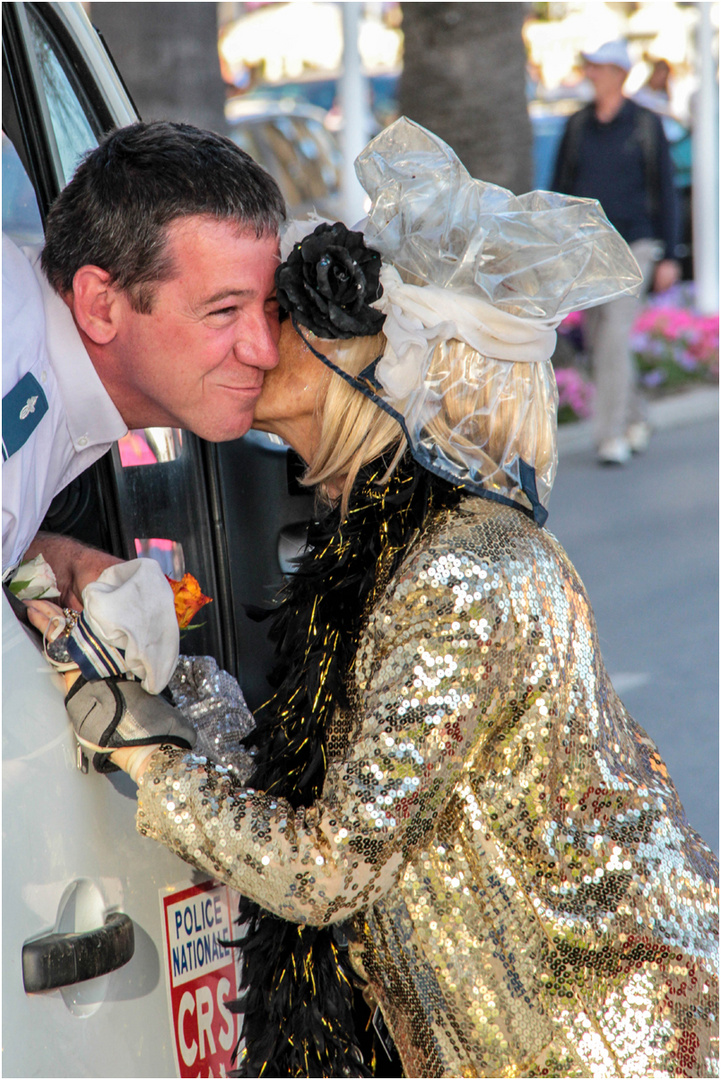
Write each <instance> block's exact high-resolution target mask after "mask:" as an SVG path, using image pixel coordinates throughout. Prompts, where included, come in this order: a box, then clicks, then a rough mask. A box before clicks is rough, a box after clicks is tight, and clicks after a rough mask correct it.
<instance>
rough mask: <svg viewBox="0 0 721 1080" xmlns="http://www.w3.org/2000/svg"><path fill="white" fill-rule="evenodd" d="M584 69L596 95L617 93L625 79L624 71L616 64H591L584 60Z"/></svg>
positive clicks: (602, 95) (603, 95)
mask: <svg viewBox="0 0 721 1080" xmlns="http://www.w3.org/2000/svg"><path fill="white" fill-rule="evenodd" d="M585 71H586V78H587V79H588V81H589V82H590V83H591V85H592V86H593V89H594V92H595V95H596V97H605V96H607V95H608V94H611V93H618V91H619V90H620V89H621V87H622V86H623V84H624V83H625V81H626V72H625V71H624V70H623V68H620V67H618V65H617V64H591V63H589V62H588V61H586V64H585Z"/></svg>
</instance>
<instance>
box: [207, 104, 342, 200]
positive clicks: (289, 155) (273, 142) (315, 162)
mask: <svg viewBox="0 0 721 1080" xmlns="http://www.w3.org/2000/svg"><path fill="white" fill-rule="evenodd" d="M225 115H226V119H227V121H228V124H229V126H230V136H231V138H232V139H233V140H234V141H235V142H237V144H238V145H239V146H240V147H242V148H243V150H245V151H246V152H247V153H248V154H250V156H251V157H252V158H254V159H255V160H256V161H257V162H258V163H259V164H260V165H262V166H263V168H264V169H267V171H268V172H269V173H270V174H271V176H273V177H274V178H275V180H276V181H277V182H278V184H279V186H280V190H281V191H282V192H283V197H284V198H285V201H286V203H287V204H288V209H289V211H290V213H291V214H292V215H293V216H297V217H301V216H303V215H305V214H307V213H309V212H310V211H312V210H316V211H317V212H318V213H319V214H320V215H321V217H327V218H331V219H332V220H336V218H339V217H342V215H343V204H342V195H341V164H342V163H341V152H340V148H339V146H338V142H337V140H336V136H335V134H334V133H333V132H331V131H329V130H328V129H327V127H326V126H325V117H326V113H325V112H324V110H323V109H319V108H316V107H315V106H313V105H306V104H305V103H303V102H292V101H273V100H272V99H264V98H231V99H230V100H229V101H228V103H227V105H226V110H225Z"/></svg>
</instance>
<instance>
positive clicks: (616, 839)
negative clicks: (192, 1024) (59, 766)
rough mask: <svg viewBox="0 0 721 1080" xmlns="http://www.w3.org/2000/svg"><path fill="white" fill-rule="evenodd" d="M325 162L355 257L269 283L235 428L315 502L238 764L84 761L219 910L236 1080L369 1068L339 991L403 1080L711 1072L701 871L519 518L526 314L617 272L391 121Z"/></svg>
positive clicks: (613, 242) (526, 448)
mask: <svg viewBox="0 0 721 1080" xmlns="http://www.w3.org/2000/svg"><path fill="white" fill-rule="evenodd" d="M358 168H359V174H360V176H361V178H362V179H363V180H364V183H365V185H366V189H367V190H368V191H369V194H370V195H371V197H372V199H373V205H372V208H371V213H370V216H369V220H368V223H367V224H366V226H365V229H364V232H365V240H366V241H367V244H366V243H365V242H364V238H363V236H361V234H360V233H349V232H348V231H347V230H345V229H344V228H343V227H342V226H339V225H336V226H332V227H330V226H321V227H319V228H318V229H316V230H315V231H314V232H313V233H312V234H311V235H309V236H308V237H306V238H305V239H302V240H300V239H298V240H297V242H296V243H295V244H294V245H293V248H292V251H291V253H290V255H289V258H288V259H287V260H286V262H285V263H284V264H283V266H282V267H281V268H280V270H279V273H278V275H277V282H278V294H279V300H280V303H281V305H282V306H283V307H284V308H285V309H286V310H287V311H288V312H289V313H290V315H291V318H290V319H287V320H286V321H285V322H284V323H283V326H282V333H281V341H280V356H281V359H280V363H279V365H278V368H277V369H276V370H275V371H274V372H271V373H269V375H268V376H267V377H266V381H265V385H264V390H263V395H262V397H261V399H260V401H259V404H258V410H257V413H256V420H255V423H256V426H257V427H259V428H261V429H263V430H267V431H273V432H276V433H277V434H280V435H282V436H283V437H284V438H286V439H287V440H288V441H289V442H290V443H291V445H292V446H294V447H295V448H296V449H297V450H298V452H299V453H300V454H301V455H302V456H303V457H304V459H305V460H306V461H307V462H308V473H307V476H306V480H307V482H308V483H314V484H316V485H318V486H319V490H320V493H321V497H322V500H323V503H324V506H325V509H324V510H323V511H322V513H321V514H320V517H319V521H318V523H317V524H316V526H315V527H314V529H313V531H312V533H311V536H310V547H309V550H308V552H307V554H306V555H305V556H304V558H303V560H302V562H301V564H300V566H299V571H298V574H296V575H295V577H294V579H293V581H292V582H291V583H290V585H289V587H288V590H287V593H286V595H285V599H284V602H283V604H282V605H281V607H280V609H279V612H278V614H277V616H276V619H275V624H274V631H273V632H274V636H275V639H276V642H277V646H278V656H279V658H280V661H281V663H280V668H279V682H278V689H277V692H276V695H275V698H274V700H273V702H272V703H271V704H270V706H269V708H268V709H267V710H266V711H265V713H264V715H262V716H260V717H259V718H258V726H257V728H256V731H255V733H254V735H253V737H252V739H251V743H253V744H254V747H253V756H251V757H248V759H247V761H246V762H245V763H243V762H242V761H241V762H240V765H239V770H240V771H237V770H236V771H235V772H233V771H229V770H228V769H227V768H222V767H217V766H216V765H214V764H213V763H212V762H211V761H208V760H206V759H205V758H199V757H197V756H195V755H193V754H190V753H188V752H186V751H183V750H180V749H177V748H172V747H170V748H169V747H160V748H158V747H157V746H149V747H148V746H143V747H140V748H137V747H132V746H131V745H130V743H131V742H132V740H131V739H126V740H125V742H126V745H125V747H124V748H121V749H119V750H114V751H113V754H112V759H113V761H115V762H116V763H117V764H118V765H120V766H121V767H124V768H127V769H128V770H129V771H130V772H131V774H132V775H134V776H135V777H136V778H137V779H139V782H140V786H139V791H138V803H139V806H138V828H139V829H140V831H141V832H143V833H144V834H145V835H147V836H150V837H153V838H155V839H157V840H159V841H161V842H163V843H165V844H167V845H168V846H169V847H171V848H172V849H173V850H174V851H176V852H178V853H179V854H180V855H182V856H183V858H185V859H187V860H188V861H190V862H191V863H193V864H194V865H195V866H197V867H199V868H200V869H202V870H204V871H206V872H208V873H210V874H211V875H213V876H215V877H217V878H220V879H221V880H223V881H226V882H228V883H230V884H231V885H232V886H233V887H234V888H235V889H237V890H238V891H239V892H240V893H242V894H243V897H244V899H243V901H242V903H241V911H240V915H241V917H242V919H243V921H244V922H245V923H246V925H247V928H248V929H247V936H246V937H245V939H244V940H243V942H242V946H241V947H242V949H243V961H244V966H243V978H244V984H245V987H246V994H245V996H244V998H243V1000H242V1005H241V1006H239V1008H242V1010H243V1011H244V1014H245V1017H244V1038H245V1044H244V1048H243V1050H242V1052H241V1054H240V1059H239V1075H248V1076H257V1075H269V1076H286V1075H295V1076H320V1075H325V1076H342V1075H351V1076H361V1075H373V1074H374V1073H375V1074H377V1075H383V1076H387V1075H391V1074H392V1071H393V1066H392V1065H391V1064H390V1063H389V1060H388V1059H387V1058H386V1057H384V1056H383V1054H384V1051H383V1050H382V1048H381V1046H377V1047H376V1051H377V1054H378V1055H380V1056H379V1057H378V1058H377V1059H376V1060H374V1056H373V1051H372V1050H371V1051H367V1050H363V1049H362V1047H361V1042H362V1035H361V1033H359V1031H358V1030H357V1028H358V1025H357V1020H358V1012H357V1009H356V1007H355V1006H354V1003H353V988H354V986H355V987H359V988H361V989H362V992H363V996H364V997H365V999H366V1003H367V1004H368V1005H370V1008H371V1012H372V1015H374V1017H375V1020H374V1026H375V1027H376V1030H378V1031H379V1032H380V1036H381V1042H382V1043H383V1045H387V1044H389V1043H390V1042H391V1041H392V1043H393V1044H394V1045H395V1048H396V1050H397V1052H398V1054H399V1056H400V1062H401V1066H402V1070H403V1074H404V1075H407V1076H449V1077H450V1076H473V1077H479V1076H595V1077H610V1076H617V1077H645V1076H649V1075H652V1076H658V1077H662V1076H667V1077H670V1076H708V1075H712V1074H713V1073H714V1070H715V1041H714V1036H715V1022H716V1021H715V1018H716V997H715V994H716V986H717V984H716V982H715V981H714V979H715V976H714V964H715V957H716V948H715V920H716V913H717V893H716V888H715V872H716V868H715V861H714V857H713V855H712V853H711V852H710V851H709V849H708V848H707V847H706V846H705V845H704V843H703V842H702V841H701V839H700V838H699V837H698V836H697V835H696V834H695V833H694V832H693V831H692V830H691V829H690V827H689V825H688V823H687V821H686V818H685V816H684V812H683V808H682V807H681V805H680V803H679V801H678V797H677V795H676V792H675V789H674V787H673V784H672V783H671V781H670V779H669V777H668V773H667V772H666V769H665V766H664V764H663V762H662V761H661V759H660V757H659V755H658V752H657V750H656V748H655V747H654V746H653V744H652V742H651V740H650V739H649V738H648V737H647V736H646V735H645V733H644V732H643V731H642V730H641V729H640V728H639V727H638V726H637V725H636V724H635V723H634V721H633V720H632V719H631V717H630V716H629V715H628V713H627V712H626V710H625V709H624V707H623V705H622V703H621V701H620V700H619V698H618V697H617V695H616V693H615V692H614V690H613V687H612V685H611V683H610V681H609V678H608V675H607V673H606V671H605V668H604V666H603V662H602V659H601V655H600V649H599V644H598V637H597V633H596V627H595V622H594V618H593V613H592V611H591V607H590V604H589V601H588V597H587V595H586V593H585V590H584V588H583V585H582V583H581V581H580V580H579V578H578V576H577V574H576V572H575V570H574V568H573V566H572V565H571V564H570V562H569V560H568V558H567V556H566V555H565V553H564V551H563V549H562V548H561V547H560V545H559V544H558V542H557V541H556V540H555V539H554V537H553V536H552V535H551V534H550V533H548V532H547V531H546V530H545V529H544V528H543V527H542V526H543V522H544V520H545V515H546V507H545V504H546V502H547V500H548V494H549V492H550V488H551V485H552V482H553V475H554V472H555V464H556V454H555V388H554V382H553V373H552V369H551V367H550V362H549V357H550V352H551V351H552V348H553V323H554V320H555V321H557V320H558V318H559V312H562V310H563V307H564V305H566V304H571V303H572V304H573V305H574V306H583V305H584V304H589V303H592V302H598V301H600V300H603V299H605V298H607V297H608V295H609V294H614V293H617V292H618V290H619V289H631V288H633V287H634V285H635V283H636V282H637V280H638V275H637V272H636V270H635V268H634V264H633V261H632V260H630V259H629V257H628V256H627V254H626V249H625V247H624V246H620V247H619V245H618V242H617V240H618V238H617V236H616V234H615V233H613V231H612V230H611V229H610V227H609V226H608V225H607V223H605V219H603V215H602V214H600V212H599V211H598V208H597V206H595V204H590V203H587V204H584V205H583V206H580V205H579V203H578V201H575V200H565V199H563V198H561V197H554V196H549V197H548V198H549V200H551V201H550V202H546V203H544V200H543V198H536V199H535V201H534V199H533V198H532V196H526V197H524V198H525V199H526V200H531V204H530V208H529V204H528V202H526V203H524V202H523V200H517V199H515V198H514V197H513V196H511V195H510V193H508V192H505V193H500V189H497V188H491V187H490V186H489V185H481V184H480V182H479V181H474V180H472V179H471V178H470V177H468V175H467V174H466V173H465V171H464V170H462V166H460V163H459V162H457V159H455V157H454V156H453V155H452V152H451V151H450V150H449V149H448V147H446V146H445V145H444V144H443V143H441V142H440V140H437V139H435V137H434V136H431V135H430V134H429V133H427V132H424V131H423V129H419V128H417V127H416V126H415V125H411V124H409V122H408V121H399V122H398V124H396V125H394V126H393V127H391V128H390V129H387V131H386V132H383V133H381V135H379V136H378V137H377V139H376V140H374V142H373V143H371V144H370V146H369V147H368V148H367V149H366V151H364V154H363V155H361V158H360V159H359V165H358ZM503 199H505V202H504V201H503ZM489 203H490V206H489V209H488V213H487V214H486V207H487V205H488V204H489ZM544 210H546V211H548V214H550V217H549V216H548V214H546V215H545V216H544ZM504 213H505V214H506V217H505V219H504V217H503V215H504ZM484 214H485V216H484ZM494 229H495V232H494ZM534 230H535V231H534ZM564 230H565V231H564ZM579 234H580V236H581V239H582V240H583V241H584V242H585V243H586V247H585V249H584V250H583V251H580V249H579V247H578V243H579ZM524 237H525V238H526V243H525V245H524V244H522V243H520V240H522V239H523V238H524ZM534 237H535V239H536V241H537V246H536V248H535V249H534V252H535V254H536V255H539V257H538V258H537V259H535V261H534V252H532V251H531V250H530V247H532V244H531V243H530V242H531V241H532V240H533V239H534ZM519 238H520V239H519ZM549 244H550V245H551V247H553V249H554V251H555V257H554V258H553V259H551V258H550V257H548V256H547V254H545V252H546V248H547V246H548V245H549ZM379 253H380V254H379ZM569 259H570V262H569V261H564V260H569ZM574 260H575V261H574ZM381 288H382V290H383V291H382V295H381ZM499 290H500V291H499ZM503 290H505V292H503ZM511 308H513V310H510V309H511ZM333 338H335V340H331V339H333ZM479 346H483V347H482V348H481V347H479ZM68 708H69V711H70V713H71V716H72V718H73V722H74V724H75V726H76V730H77V731H78V734H79V737H81V738H85V739H86V740H89V741H90V742H92V743H94V744H96V745H97V744H98V743H99V741H100V740H99V738H98V737H97V734H95V735H93V731H94V729H93V727H92V713H90V715H88V710H87V707H86V706H85V705H84V704H83V691H82V690H81V691H80V692H79V693H77V694H76V695H75V697H74V698H72V699H71V700H70V701H69V705H68ZM162 735H163V728H162V725H159V726H158V728H157V730H156V733H155V737H156V738H157V740H158V741H162ZM120 736H121V737H120V739H119V743H116V745H120V744H122V742H123V739H122V732H121V733H120ZM107 749H108V747H107V746H106V750H107ZM383 1024H384V1025H385V1028H384V1027H383ZM386 1029H387V1032H389V1033H390V1035H389V1037H388V1038H386ZM389 1053H391V1054H392V1053H393V1051H392V1048H390V1047H389Z"/></svg>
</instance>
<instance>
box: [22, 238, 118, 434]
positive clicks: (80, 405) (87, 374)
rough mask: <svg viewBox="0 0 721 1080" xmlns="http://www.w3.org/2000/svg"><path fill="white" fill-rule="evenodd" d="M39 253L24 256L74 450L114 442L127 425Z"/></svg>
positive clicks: (29, 252)
mask: <svg viewBox="0 0 721 1080" xmlns="http://www.w3.org/2000/svg"><path fill="white" fill-rule="evenodd" d="M40 250H41V249H40V248H31V249H26V255H27V256H28V258H29V260H30V263H31V265H32V268H33V270H34V272H35V276H36V278H37V280H38V283H39V285H40V290H41V292H42V297H43V307H44V309H45V332H46V344H47V351H48V356H49V358H50V365H51V367H52V369H53V373H54V375H55V378H56V379H57V383H58V389H59V390H60V397H61V398H62V402H63V408H64V410H65V416H66V420H67V425H68V432H69V434H70V438H71V439H72V441H73V445H74V446H75V448H76V450H84V449H86V448H87V447H89V446H99V445H102V444H106V443H113V442H117V440H118V439H121V438H122V437H123V435H125V434H126V433H127V430H128V427H127V424H126V423H125V421H124V420H123V418H122V416H121V415H120V413H119V412H118V410H117V409H116V407H115V405H114V404H113V402H112V399H111V397H110V395H109V394H108V392H107V390H106V389H105V387H104V386H103V383H102V380H101V378H100V376H99V375H98V373H97V371H96V370H95V367H94V365H93V362H92V360H91V359H90V357H89V356H88V353H87V350H86V349H85V346H84V345H83V343H82V340H81V338H80V334H79V333H78V329H77V327H76V325H75V320H74V319H73V316H72V313H71V311H70V308H69V307H68V305H67V304H66V303H65V301H64V300H63V299H62V298H61V297H60V296H58V294H57V293H56V292H55V290H54V289H53V287H52V285H51V284H50V282H49V281H48V280H47V278H46V277H45V274H44V273H43V272H42V268H41V266H40Z"/></svg>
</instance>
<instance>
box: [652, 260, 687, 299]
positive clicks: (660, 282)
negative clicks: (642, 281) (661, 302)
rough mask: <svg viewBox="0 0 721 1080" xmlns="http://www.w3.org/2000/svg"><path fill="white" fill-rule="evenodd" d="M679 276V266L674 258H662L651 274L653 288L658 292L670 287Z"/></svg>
mask: <svg viewBox="0 0 721 1080" xmlns="http://www.w3.org/2000/svg"><path fill="white" fill-rule="evenodd" d="M680 277H681V267H680V266H679V264H678V263H677V262H676V260H675V259H662V260H661V262H660V263H659V264H658V266H657V267H656V269H655V271H654V274H653V290H654V292H657V293H660V292H665V291H666V289H670V288H671V286H672V285H675V284H676V282H677V281H678V279H679V278H680Z"/></svg>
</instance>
